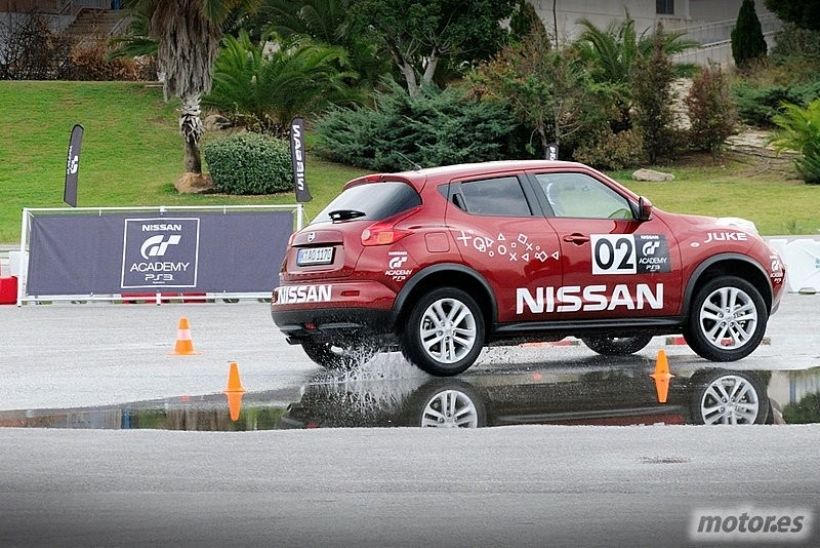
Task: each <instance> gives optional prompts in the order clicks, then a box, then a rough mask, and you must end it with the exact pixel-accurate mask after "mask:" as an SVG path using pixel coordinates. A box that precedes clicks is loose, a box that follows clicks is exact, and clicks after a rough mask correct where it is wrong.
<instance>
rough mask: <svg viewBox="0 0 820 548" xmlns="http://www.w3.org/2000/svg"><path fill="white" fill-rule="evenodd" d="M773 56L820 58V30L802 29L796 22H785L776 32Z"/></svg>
mask: <svg viewBox="0 0 820 548" xmlns="http://www.w3.org/2000/svg"><path fill="white" fill-rule="evenodd" d="M772 56H775V57H781V58H782V57H792V56H800V57H803V56H806V57H814V58H820V32H818V31H816V30H808V29H801V28H800V27H798V26H797V25H795V24H794V23H784V24H783V27H782V28H781V29H780V30H779V31H777V33H776V34H775V44H774V48H772Z"/></svg>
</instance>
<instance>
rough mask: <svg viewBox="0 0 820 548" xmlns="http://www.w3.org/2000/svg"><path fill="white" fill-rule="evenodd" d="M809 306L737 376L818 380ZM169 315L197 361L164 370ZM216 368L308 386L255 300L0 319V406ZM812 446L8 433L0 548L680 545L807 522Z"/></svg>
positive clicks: (487, 362)
mask: <svg viewBox="0 0 820 548" xmlns="http://www.w3.org/2000/svg"><path fill="white" fill-rule="evenodd" d="M818 304H820V297H817V296H796V295H790V296H788V297H787V298H786V300H785V302H784V303H783V308H782V310H781V312H780V313H778V314H777V315H776V316H774V318H773V320H772V323H771V324H770V328H769V332H768V335H769V336H770V338H771V342H772V344H771V345H770V346H763V347H761V348H760V349H758V351H757V352H755V354H754V355H753V356H752V357H750V358H747V359H746V360H743V362H741V364H740V365H742V367H743V368H751V369H803V368H807V367H811V366H817V365H820V344H818V342H819V341H820V337H818V334H817V331H816V323H817V321H816V319H817V311H818ZM183 314H185V315H187V316H188V317H189V318H190V320H191V325H192V331H193V335H194V342H195V344H196V346H197V348H198V349H199V350H201V351H202V355H201V356H197V357H192V358H179V357H170V356H168V355H167V353H168V352H169V350H170V349H171V347H172V345H173V340H174V337H175V333H176V321H177V319H178V318H179V316H180V315H183ZM662 342H663V340H662V338H656V339H655V342H654V343H653V345H652V346H651V347H650V348H649V349H647V350H646V351H644V352H643V353H642V356H643V358H644V359H651V358H652V356H653V355H654V352H655V350H656V349H657V348H659V346H660V344H661V343H662ZM670 353H671V359H670V361H671V366H672V368H673V370H674V369H675V368H676V367H684V366H688V365H697V364H707V362H704V361H703V360H700V359H699V358H697V357H696V356H694V354H693V353H692V352H691V351H690V350H689V349H688V348H686V347H674V348H670ZM589 355H590V353H589V351H588V350H586V349H585V348H584V347H570V348H524V349H522V348H501V349H493V350H492V351H490V352H488V353H486V354H485V355H484V357H483V358H482V362H481V363H480V364H479V365H478V366H477V367H476V369H475V370H472V371H471V373H470V374H471V375H475V376H482V377H486V376H488V375H490V376H492V375H499V376H501V375H503V374H504V370H505V366H507V367H508V366H509V363H518V364H522V363H524V364H526V363H530V362H531V363H533V364H538V365H539V367H541V368H543V367H547V368H550V367H555V368H556V369H559V368H561V367H566V366H567V365H571V364H572V363H573V362H574V361H575V362H580V361H583V360H584V359H587V358H588V357H589ZM229 360H236V361H238V362H239V364H240V368H241V371H242V377H243V379H242V380H243V383H244V384H245V387H246V388H247V389H248V390H250V391H261V390H285V389H293V390H297V391H298V387H299V386H301V385H302V383H304V382H305V380H306V379H308V378H310V377H311V376H312V375H314V374H315V373H316V372H317V370H318V368H317V367H316V366H314V365H313V364H311V363H310V362H309V361H308V360H307V359H306V358H305V357H304V356H303V355H302V353H301V351H300V350H299V349H298V348H293V347H290V346H288V345H286V344H285V343H284V341H283V339H282V337H281V335H279V334H278V333H277V332H276V331H275V329H274V327H273V325H272V323H271V321H270V318H269V316H268V310H267V305H264V304H261V303H254V304H240V305H188V306H183V305H171V306H162V307H155V306H114V305H94V306H91V305H84V306H69V305H61V306H30V307H23V308H22V309H17V308H13V307H6V308H0V409H34V408H44V407H72V406H90V405H101V404H107V403H118V402H129V401H136V400H145V399H151V398H160V397H169V396H178V395H181V394H191V395H193V394H205V393H213V392H219V391H221V390H222V389H223V388H224V386H225V381H226V377H227V370H228V367H227V363H228V361H229ZM524 369H526V367H525V368H524ZM356 374H359V375H372V376H375V377H380V378H383V379H384V380H385V381H386V382H387V384H390V383H393V384H401V382H400V381H402V380H405V381H406V380H408V379H410V380H414V381H416V380H419V378H423V377H424V374H423V373H421V372H420V371H418V370H417V369H415V368H414V367H412V366H410V365H409V364H408V363H406V362H405V361H404V360H403V359H401V358H400V357H399V356H397V355H389V356H383V357H380V358H379V359H378V361H376V362H375V363H374V364H372V365H370V366H368V367H367V368H365V369H363V370H361V371H359V372H357V373H356ZM819 442H820V425H811V426H786V427H783V426H776V427H748V426H747V427H739V428H735V427H725V428H693V427H675V426H664V427H661V426H652V427H621V428H613V427H508V428H500V429H483V430H477V431H470V432H464V431H422V430H408V429H396V430H383V429H382V430H368V429H361V430H333V429H330V430H321V431H301V432H292V431H276V432H248V433H224V432H223V433H197V432H164V431H88V430H82V431H81V430H62V431H61V430H23V429H0V545H3V546H5V545H31V544H38V545H48V546H53V545H89V544H95V545H155V544H181V545H192V544H199V545H215V544H230V545H251V544H252V545H259V544H264V545H284V546H303V545H317V544H323V545H325V544H327V545H369V546H386V545H402V546H415V545H418V544H421V543H425V544H436V545H439V544H449V545H454V546H476V545H516V546H522V545H544V544H549V545H565V544H573V545H578V546H593V545H598V546H612V545H619V544H620V545H647V544H664V545H683V544H691V543H689V541H688V536H687V534H688V533H687V527H688V523H689V520H690V516H691V513H692V511H693V510H694V509H697V508H702V507H707V506H708V507H717V508H723V509H732V508H737V507H739V506H744V505H752V506H755V507H760V508H783V509H786V508H794V507H800V506H803V507H808V508H809V509H811V510H812V511H814V512H816V511H817V510H818V504H817V503H818V499H820V495H818V493H820V478H818V475H817V446H818V443H819ZM816 531H817V528H816V527H814V528H813V529H812V534H813V535H815V537H814V540H813V542H814V545H817V542H818V541H820V538H818V537H817V536H816V534H817V533H816ZM809 542H812V541H809Z"/></svg>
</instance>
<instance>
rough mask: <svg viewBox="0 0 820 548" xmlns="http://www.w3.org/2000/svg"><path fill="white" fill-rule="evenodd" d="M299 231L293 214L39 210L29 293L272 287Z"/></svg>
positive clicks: (35, 218) (256, 289) (33, 231)
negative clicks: (42, 212)
mask: <svg viewBox="0 0 820 548" xmlns="http://www.w3.org/2000/svg"><path fill="white" fill-rule="evenodd" d="M292 232H293V213H291V212H290V211H251V210H248V211H230V212H228V213H211V212H208V213H202V212H198V213H193V212H192V213H189V214H179V213H174V214H148V215H146V214H140V213H130V214H129V213H103V214H99V213H95V212H93V211H92V212H90V213H88V214H87V215H66V214H54V215H37V214H35V215H33V216H32V218H31V251H30V255H29V263H28V285H27V288H26V293H27V294H28V295H107V294H120V293H123V292H146V291H147V292H151V291H168V290H174V289H176V290H177V291H191V292H220V291H225V292H228V293H246V292H266V291H270V290H271V289H273V288H274V287H276V286H278V285H279V265H281V264H282V261H283V259H284V257H285V251H286V249H287V245H288V237H289V236H290V235H291V233H292ZM236 242H242V245H236Z"/></svg>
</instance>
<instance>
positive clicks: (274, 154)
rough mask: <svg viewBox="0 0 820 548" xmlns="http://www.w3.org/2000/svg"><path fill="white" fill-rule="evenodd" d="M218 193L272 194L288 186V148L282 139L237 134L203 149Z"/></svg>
mask: <svg viewBox="0 0 820 548" xmlns="http://www.w3.org/2000/svg"><path fill="white" fill-rule="evenodd" d="M203 152H204V154H205V161H206V162H208V168H209V169H210V173H211V178H213V181H214V186H215V187H216V189H217V190H218V191H219V192H225V193H228V194H272V193H274V192H284V191H286V190H290V189H291V188H292V181H291V163H290V148H289V146H288V144H287V142H285V141H284V140H282V139H276V138H273V137H268V136H265V135H259V134H257V133H238V134H236V135H232V136H230V137H228V138H226V139H222V140H219V141H213V142H210V143H208V144H206V145H205V147H204V148H203Z"/></svg>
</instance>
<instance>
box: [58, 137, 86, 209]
mask: <svg viewBox="0 0 820 548" xmlns="http://www.w3.org/2000/svg"><path fill="white" fill-rule="evenodd" d="M84 131H85V130H84V129H83V126H81V125H80V124H76V125H75V126H74V128H73V129H72V130H71V139H70V140H69V141H68V156H67V158H66V163H65V189H64V190H63V201H64V202H65V203H67V204H68V205H70V206H71V207H77V179H78V178H79V172H80V147H81V146H82V144H83V132H84Z"/></svg>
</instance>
